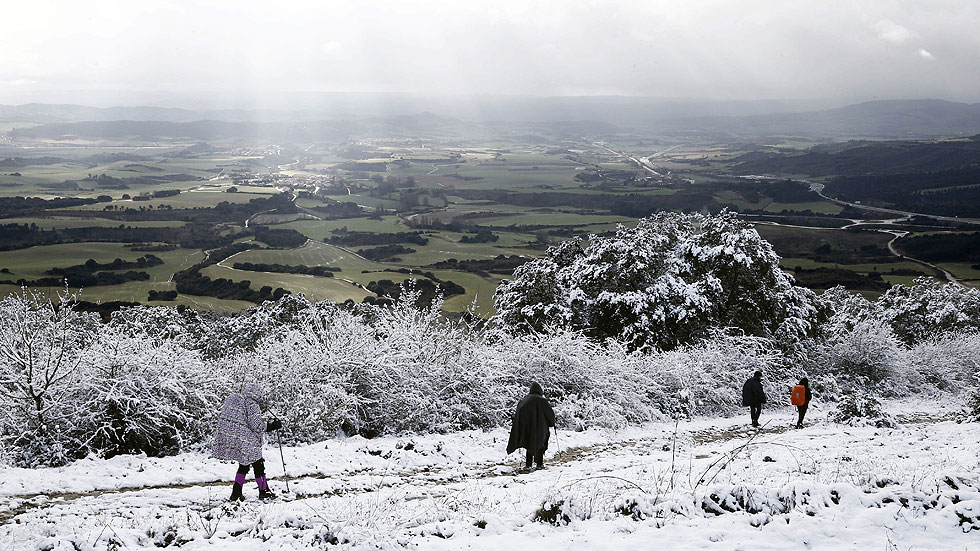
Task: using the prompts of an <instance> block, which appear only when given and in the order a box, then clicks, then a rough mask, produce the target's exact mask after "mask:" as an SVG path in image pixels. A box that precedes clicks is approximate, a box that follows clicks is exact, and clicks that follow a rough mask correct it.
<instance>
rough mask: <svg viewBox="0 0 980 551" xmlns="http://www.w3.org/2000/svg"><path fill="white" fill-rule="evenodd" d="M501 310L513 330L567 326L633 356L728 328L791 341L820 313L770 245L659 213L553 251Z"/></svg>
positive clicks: (750, 234) (749, 233) (697, 219)
mask: <svg viewBox="0 0 980 551" xmlns="http://www.w3.org/2000/svg"><path fill="white" fill-rule="evenodd" d="M495 304H496V307H497V311H498V313H499V318H500V320H501V321H502V322H503V323H504V324H505V325H507V326H509V327H514V328H517V329H523V330H535V331H545V330H548V329H550V328H553V327H564V328H571V329H574V330H577V331H582V332H583V333H584V334H586V335H588V336H590V337H593V338H598V339H606V338H615V339H617V340H619V341H620V342H622V343H624V344H625V345H626V346H628V347H630V348H634V349H672V348H675V347H677V346H679V345H683V344H686V343H691V342H694V341H696V340H698V339H701V338H704V337H706V336H707V335H708V334H709V333H710V332H711V331H712V330H715V329H718V328H729V327H731V328H738V329H741V330H742V331H744V332H745V333H746V334H749V335H754V336H760V337H778V338H780V339H781V340H784V341H786V342H787V343H788V344H792V343H794V342H797V341H799V340H800V339H802V338H804V337H806V336H807V335H809V334H811V333H812V332H813V330H814V329H815V324H816V321H817V318H818V316H819V312H818V309H817V301H816V297H815V296H814V294H813V293H812V292H810V291H809V290H807V289H803V288H799V287H794V286H793V279H792V276H790V275H788V274H786V273H785V272H784V271H783V270H781V269H780V268H779V257H778V256H777V255H776V253H775V252H774V251H773V249H772V246H771V245H770V244H769V243H768V242H767V241H765V240H764V239H762V238H761V237H760V236H759V234H758V232H757V231H756V230H755V229H754V228H753V227H752V226H751V224H749V223H747V222H745V221H742V220H739V219H738V217H737V216H736V215H735V214H734V213H731V212H727V211H723V212H722V213H720V214H718V215H716V216H710V215H700V214H675V213H666V212H665V213H659V214H656V215H654V216H652V217H650V218H645V219H642V220H640V221H639V223H638V224H637V226H636V227H633V228H628V227H624V226H621V227H620V228H619V229H618V231H617V232H616V235H615V236H613V237H602V236H595V235H593V236H590V237H589V239H588V243H587V244H583V243H581V242H565V243H562V244H560V245H557V246H555V247H552V248H551V249H549V251H548V253H547V256H546V257H545V258H543V259H540V260H535V261H531V262H528V263H526V264H524V265H523V266H521V267H520V268H518V269H517V270H516V271H515V272H514V278H513V279H512V280H510V281H507V282H505V283H503V284H502V285H501V286H500V288H499V289H498V291H497V294H496V296H495Z"/></svg>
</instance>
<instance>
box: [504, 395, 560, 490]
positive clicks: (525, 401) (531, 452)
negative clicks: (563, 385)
mask: <svg viewBox="0 0 980 551" xmlns="http://www.w3.org/2000/svg"><path fill="white" fill-rule="evenodd" d="M553 426H555V411H554V410H553V409H551V404H550V403H548V400H547V399H545V397H544V392H543V391H542V390H541V385H539V384H538V383H531V390H530V391H529V392H528V395H527V396H525V397H524V398H522V399H521V401H520V402H519V403H518V404H517V411H516V412H515V413H514V424H513V425H512V426H511V428H510V440H509V441H508V442H507V453H508V454H511V453H514V450H516V449H518V448H524V449H526V450H527V460H526V462H525V466H524V470H525V471H529V470H531V463H532V462H534V463H535V464H536V465H537V468H538V469H543V468H544V452H545V450H547V449H548V438H549V437H550V436H551V433H550V429H551V427H553Z"/></svg>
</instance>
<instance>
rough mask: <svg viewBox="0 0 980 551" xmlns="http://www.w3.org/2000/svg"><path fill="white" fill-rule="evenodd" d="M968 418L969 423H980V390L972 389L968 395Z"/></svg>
mask: <svg viewBox="0 0 980 551" xmlns="http://www.w3.org/2000/svg"><path fill="white" fill-rule="evenodd" d="M966 418H967V420H968V421H972V422H974V423H980V388H972V389H970V391H969V392H968V393H967V401H966Z"/></svg>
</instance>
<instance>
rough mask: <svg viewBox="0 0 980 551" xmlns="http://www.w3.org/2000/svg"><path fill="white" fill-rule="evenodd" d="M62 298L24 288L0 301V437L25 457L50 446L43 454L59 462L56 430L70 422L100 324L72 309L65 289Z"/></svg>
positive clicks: (71, 296) (69, 297) (60, 453)
mask: <svg viewBox="0 0 980 551" xmlns="http://www.w3.org/2000/svg"><path fill="white" fill-rule="evenodd" d="M58 298H59V299H60V301H59V302H60V305H58V304H56V303H55V302H53V301H52V300H50V299H49V298H47V297H45V296H44V295H42V294H41V293H39V292H38V291H34V290H28V289H23V290H22V291H21V292H20V293H15V294H12V295H10V296H8V297H7V298H5V299H3V300H2V301H0V399H2V403H0V405H2V406H3V407H0V438H2V440H3V442H4V443H5V445H8V444H9V445H15V446H19V447H22V448H23V449H25V453H26V454H27V455H31V454H32V453H33V452H32V451H31V450H33V449H40V448H44V447H50V448H51V449H49V450H46V452H45V453H48V454H52V455H54V456H56V457H55V461H58V457H61V456H62V452H61V451H60V446H59V443H58V442H57V440H58V439H57V437H56V434H57V433H58V432H59V431H60V430H62V428H63V427H65V426H66V425H67V424H69V423H71V422H72V414H73V411H74V410H73V407H72V405H73V404H72V401H71V394H72V393H73V392H74V391H75V389H77V388H78V385H79V383H80V380H81V377H80V371H81V369H80V367H81V364H82V357H83V353H84V348H85V345H86V342H87V341H88V340H89V338H90V337H91V336H92V334H93V331H92V330H91V326H92V325H93V324H95V323H97V321H96V320H97V318H96V316H95V315H94V314H81V313H79V312H76V311H75V310H74V309H72V308H71V302H72V300H73V299H74V296H73V295H69V293H68V292H67V291H65V292H63V293H61V294H59V296H58Z"/></svg>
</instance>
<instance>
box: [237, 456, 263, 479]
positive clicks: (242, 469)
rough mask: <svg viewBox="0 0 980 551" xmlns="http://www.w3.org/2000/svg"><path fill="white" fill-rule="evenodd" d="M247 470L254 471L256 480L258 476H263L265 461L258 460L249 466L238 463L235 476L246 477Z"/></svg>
mask: <svg viewBox="0 0 980 551" xmlns="http://www.w3.org/2000/svg"><path fill="white" fill-rule="evenodd" d="M249 468H251V469H252V470H254V471H255V478H258V477H260V476H265V459H259V460H258V461H256V462H255V463H252V464H251V465H242V464H241V463H239V464H238V473H236V474H240V475H242V476H246V475H248V469H249Z"/></svg>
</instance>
